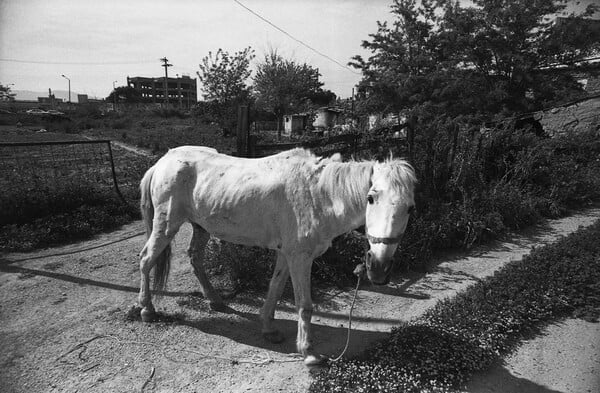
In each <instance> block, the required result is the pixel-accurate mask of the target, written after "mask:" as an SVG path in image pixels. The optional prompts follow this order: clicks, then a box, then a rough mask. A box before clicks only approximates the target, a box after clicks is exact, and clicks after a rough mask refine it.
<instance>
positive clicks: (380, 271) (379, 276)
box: [365, 250, 392, 285]
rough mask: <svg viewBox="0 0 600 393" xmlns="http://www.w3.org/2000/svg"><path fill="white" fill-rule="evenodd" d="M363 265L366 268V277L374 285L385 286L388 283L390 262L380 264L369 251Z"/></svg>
mask: <svg viewBox="0 0 600 393" xmlns="http://www.w3.org/2000/svg"><path fill="white" fill-rule="evenodd" d="M365 265H366V267H367V277H369V280H370V281H371V282H372V283H373V284H375V285H387V284H389V282H390V273H391V272H392V262H391V260H390V261H385V262H381V261H378V260H377V259H376V258H375V255H374V254H373V253H372V252H371V250H369V251H367V252H366V254H365Z"/></svg>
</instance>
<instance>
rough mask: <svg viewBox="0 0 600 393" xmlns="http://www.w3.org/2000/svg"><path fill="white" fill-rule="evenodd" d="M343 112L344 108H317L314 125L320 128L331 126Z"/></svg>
mask: <svg viewBox="0 0 600 393" xmlns="http://www.w3.org/2000/svg"><path fill="white" fill-rule="evenodd" d="M342 113H343V111H342V110H340V109H338V108H333V107H326V106H324V107H322V108H319V109H318V110H317V114H316V118H315V121H314V122H313V127H315V128H319V129H326V128H331V127H333V126H334V124H335V123H336V122H337V120H338V117H339V116H340V115H341V114H342Z"/></svg>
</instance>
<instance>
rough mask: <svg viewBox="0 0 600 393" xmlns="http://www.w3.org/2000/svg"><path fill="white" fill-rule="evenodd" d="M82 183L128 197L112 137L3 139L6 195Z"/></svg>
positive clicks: (0, 180) (0, 157) (0, 166)
mask: <svg viewBox="0 0 600 393" xmlns="http://www.w3.org/2000/svg"><path fill="white" fill-rule="evenodd" d="M82 183H89V184H93V185H94V187H95V188H98V186H100V187H104V188H105V189H109V190H110V189H114V191H115V192H116V193H117V195H118V197H119V198H120V199H121V200H123V201H125V199H124V198H123V195H122V194H121V191H120V190H119V186H118V184H117V178H116V173H115V165H114V161H113V154H112V148H111V145H110V141H109V140H94V141H81V140H78V141H60V142H59V141H50V142H4V143H0V187H2V190H3V193H4V195H5V196H6V195H9V194H11V195H18V194H19V193H25V192H28V191H31V190H49V189H64V188H68V187H69V186H73V185H77V186H79V185H81V184H82Z"/></svg>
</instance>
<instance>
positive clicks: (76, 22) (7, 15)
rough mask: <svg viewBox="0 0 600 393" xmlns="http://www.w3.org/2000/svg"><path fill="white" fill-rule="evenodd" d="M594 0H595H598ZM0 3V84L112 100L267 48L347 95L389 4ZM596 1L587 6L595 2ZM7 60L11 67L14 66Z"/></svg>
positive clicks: (217, 0) (269, 0)
mask: <svg viewBox="0 0 600 393" xmlns="http://www.w3.org/2000/svg"><path fill="white" fill-rule="evenodd" d="M592 1H593V0H592ZM239 2H241V3H242V4H244V5H245V6H246V7H248V8H250V9H252V10H253V11H254V12H256V13H257V14H259V15H261V16H262V17H264V18H265V19H268V20H269V21H271V22H272V23H273V24H275V25H277V26H278V27H280V28H281V29H283V30H285V31H286V32H287V33H289V34H290V35H292V36H293V37H294V38H296V39H298V40H301V41H303V42H304V43H306V44H307V45H309V46H311V47H312V48H314V49H316V50H317V51H319V52H321V53H323V54H325V55H327V56H328V57H330V58H331V59H333V60H335V61H337V62H338V63H341V65H340V64H337V63H336V62H334V61H332V60H331V59H327V58H325V57H324V56H321V55H319V54H317V53H315V52H314V51H312V50H310V49H308V48H306V47H305V46H303V45H302V44H300V43H298V42H297V41H295V40H294V39H293V38H290V37H289V36H287V35H285V34H284V33H282V32H281V31H279V30H277V29H276V28H274V27H273V26H270V25H269V24H267V23H266V22H264V21H263V20H261V19H260V18H259V17H257V16H256V15H253V14H252V13H250V12H249V11H248V10H246V9H244V8H243V7H242V6H241V5H239V4H238V3H236V1H235V0H171V1H167V0H136V1H134V0H128V1H123V0H52V1H48V0H0V83H1V84H11V83H12V84H14V86H11V88H12V89H13V90H34V91H47V89H48V88H52V89H53V90H66V89H67V80H66V79H64V78H62V77H61V74H65V75H66V76H67V77H69V78H70V79H71V89H72V91H74V92H78V93H85V94H89V95H90V96H97V97H100V98H102V97H106V96H107V95H108V94H109V93H110V91H111V90H112V83H113V81H117V83H116V85H117V86H121V85H125V84H126V77H127V76H128V75H129V76H162V75H164V69H163V68H162V67H161V66H160V64H161V63H160V61H159V58H161V57H164V56H166V57H167V58H168V59H169V62H170V63H171V64H173V67H170V68H169V75H170V76H171V75H172V76H175V74H180V75H181V74H189V75H190V76H191V77H196V71H197V70H198V64H199V63H200V61H201V59H202V58H203V57H204V56H206V55H207V54H208V52H209V51H216V50H217V49H218V48H223V49H224V50H226V51H229V52H230V53H232V52H235V51H237V50H241V49H243V48H245V47H247V46H251V47H252V48H254V49H255V51H256V55H257V58H256V59H255V62H256V61H259V60H260V59H261V58H262V57H263V56H264V54H265V53H266V52H267V51H268V50H269V48H275V49H277V50H278V51H279V52H280V53H281V54H282V55H283V56H284V57H286V58H292V59H294V60H296V61H298V62H306V63H308V64H310V65H312V66H313V67H317V68H318V69H319V71H320V73H321V74H322V77H321V81H322V82H324V84H325V85H324V88H326V89H330V90H332V91H333V92H335V93H336V94H337V95H338V96H340V97H348V96H350V94H351V92H352V87H353V86H355V85H356V83H357V82H358V81H359V80H360V75H359V74H357V73H356V71H355V70H354V72H352V71H351V70H349V69H348V68H346V67H344V66H343V65H346V64H347V63H348V61H349V60H350V58H351V57H352V56H354V55H356V54H363V55H365V54H366V52H365V51H364V50H363V49H362V48H361V46H360V44H361V42H362V40H365V39H368V38H369V37H368V35H369V34H370V33H374V32H375V31H376V30H377V24H376V22H377V21H378V20H380V21H383V20H386V19H388V18H389V5H390V4H391V0H239ZM589 2H591V1H590V0H587V1H583V3H589ZM7 60H10V61H7Z"/></svg>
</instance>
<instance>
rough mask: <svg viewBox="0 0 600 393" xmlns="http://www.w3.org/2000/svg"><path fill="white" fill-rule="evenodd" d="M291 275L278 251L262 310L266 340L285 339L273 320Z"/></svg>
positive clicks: (263, 332)
mask: <svg viewBox="0 0 600 393" xmlns="http://www.w3.org/2000/svg"><path fill="white" fill-rule="evenodd" d="M289 277H290V270H289V268H288V265H287V261H286V259H285V256H284V255H283V254H282V253H281V251H280V252H278V253H277V264H276V265H275V270H273V277H271V283H270V284H269V293H267V298H266V300H265V304H264V305H263V307H262V309H261V310H260V318H261V320H262V335H263V337H264V338H265V339H266V340H268V341H270V342H273V343H280V342H282V341H283V335H282V334H281V332H279V330H277V329H275V328H274V327H273V320H274V319H275V306H277V302H278V301H279V299H280V298H281V295H282V294H283V290H284V288H285V283H286V282H287V280H288V278H289Z"/></svg>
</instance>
